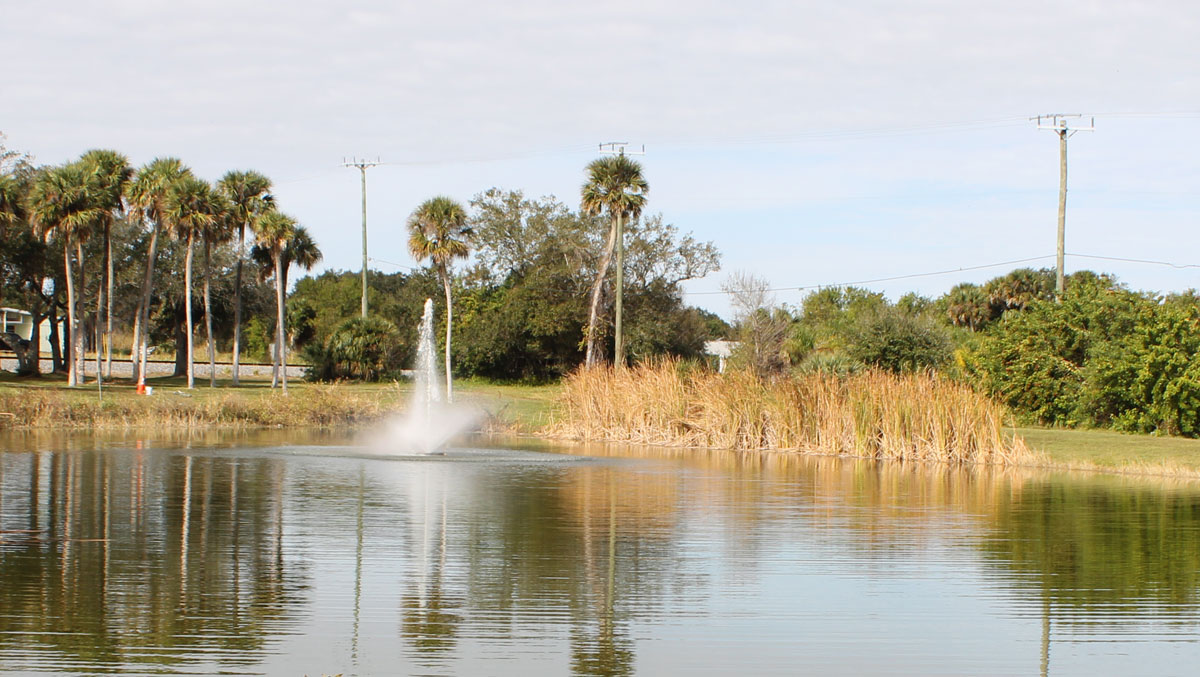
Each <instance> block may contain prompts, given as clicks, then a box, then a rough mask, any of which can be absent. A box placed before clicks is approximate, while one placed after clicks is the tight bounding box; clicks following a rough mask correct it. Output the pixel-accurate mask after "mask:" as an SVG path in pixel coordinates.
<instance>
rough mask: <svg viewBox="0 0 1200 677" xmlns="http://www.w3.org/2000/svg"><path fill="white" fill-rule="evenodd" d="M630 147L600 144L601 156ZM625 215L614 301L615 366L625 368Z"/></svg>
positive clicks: (619, 217) (619, 226)
mask: <svg viewBox="0 0 1200 677" xmlns="http://www.w3.org/2000/svg"><path fill="white" fill-rule="evenodd" d="M628 147H629V143H628V142H627V141H610V142H608V143H602V144H600V154H601V155H625V154H626V149H627V148H628ZM645 154H646V147H645V146H642V147H641V148H640V149H638V150H634V151H629V155H645ZM623 216H624V215H623V214H621V213H617V289H616V296H617V298H616V299H615V300H614V303H613V306H614V312H613V315H614V318H613V324H614V326H613V364H614V365H616V366H617V367H624V366H625V343H624V341H623V340H622V337H621V305H622V304H621V297H622V296H623V295H624V294H623V291H624V288H625V221H624V218H623Z"/></svg>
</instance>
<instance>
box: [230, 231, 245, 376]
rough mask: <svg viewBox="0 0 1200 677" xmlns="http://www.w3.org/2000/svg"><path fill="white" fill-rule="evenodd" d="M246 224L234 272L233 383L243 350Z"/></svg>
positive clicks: (239, 232) (241, 232)
mask: <svg viewBox="0 0 1200 677" xmlns="http://www.w3.org/2000/svg"><path fill="white" fill-rule="evenodd" d="M245 248H246V224H245V223H242V224H240V225H239V226H238V248H237V271H236V272H235V273H234V274H233V385H235V386H236V385H238V371H239V369H238V365H240V364H241V362H240V358H241V350H242V259H243V258H245V256H246V252H245Z"/></svg>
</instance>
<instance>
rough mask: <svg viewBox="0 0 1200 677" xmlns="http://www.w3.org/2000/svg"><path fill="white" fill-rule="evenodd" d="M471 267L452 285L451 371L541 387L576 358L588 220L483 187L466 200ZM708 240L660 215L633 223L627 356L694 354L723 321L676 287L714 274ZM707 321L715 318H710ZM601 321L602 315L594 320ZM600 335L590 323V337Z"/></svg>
mask: <svg viewBox="0 0 1200 677" xmlns="http://www.w3.org/2000/svg"><path fill="white" fill-rule="evenodd" d="M471 207H472V218H471V226H472V229H473V231H474V235H475V237H474V241H475V242H476V243H477V250H476V252H475V256H474V258H475V262H476V263H475V265H474V266H473V267H472V268H471V269H470V271H469V272H468V273H467V274H466V275H465V276H463V277H462V278H460V280H459V285H458V286H457V287H456V291H455V295H456V301H455V305H456V315H457V317H458V318H459V320H458V322H457V326H456V328H455V331H456V335H457V336H459V337H460V338H459V340H458V341H457V342H456V345H455V348H454V360H455V365H456V371H459V372H460V373H464V374H472V375H480V376H487V377H491V378H499V379H519V380H528V381H542V380H546V379H552V378H555V377H557V376H560V375H562V374H564V373H566V372H567V371H569V370H571V369H573V368H574V367H576V366H578V364H579V363H580V361H581V359H582V358H583V357H584V353H583V352H582V348H583V346H584V345H585V344H586V340H587V339H586V335H585V329H584V327H585V325H586V322H587V320H588V310H589V308H588V296H587V294H588V290H589V289H590V287H591V285H592V283H593V282H594V279H595V272H596V271H597V270H598V269H599V266H600V261H599V258H600V256H601V254H602V251H601V249H602V247H601V245H602V244H603V242H602V241H601V240H600V238H603V237H604V233H601V232H599V231H598V229H597V228H596V217H592V216H587V215H584V214H580V213H578V212H573V211H572V210H571V209H569V208H568V207H567V206H566V205H564V204H563V203H561V202H559V201H558V200H556V199H554V198H553V197H546V198H540V199H536V200H533V199H527V198H525V197H524V196H523V195H522V194H521V193H520V192H519V191H502V190H498V189H491V190H488V191H486V192H484V193H481V194H479V195H477V196H475V198H474V199H473V200H472V201H471ZM718 265H719V256H718V254H717V251H716V249H715V248H714V247H713V246H712V244H711V243H707V242H697V241H695V240H694V239H693V238H692V237H690V236H687V235H684V234H681V233H680V232H679V230H678V229H677V228H675V226H673V225H671V224H669V223H665V222H664V221H663V220H662V218H661V217H650V218H646V219H640V220H638V221H637V222H634V223H631V224H630V227H629V229H628V231H627V237H626V263H625V271H626V303H625V306H626V310H627V320H626V331H627V345H628V351H627V352H628V353H629V354H631V355H632V356H633V357H634V358H635V359H645V358H647V357H651V356H654V355H661V354H672V355H678V356H682V357H695V356H698V355H699V354H700V352H701V350H702V349H703V342H704V341H705V340H707V339H712V338H728V331H729V327H728V325H725V324H724V323H723V322H721V321H720V318H716V317H715V316H713V315H711V314H704V313H702V312H700V311H697V310H695V309H689V308H687V307H685V306H684V304H683V292H682V288H681V282H682V281H683V280H684V279H688V278H690V277H699V276H703V275H706V274H708V273H709V272H711V271H713V270H715V269H716V268H717V266H718ZM714 319H715V322H713V320H714ZM598 321H599V322H601V323H603V322H604V320H603V318H602V317H601V318H598ZM603 333H604V331H603V330H602V329H600V328H599V326H598V327H597V332H596V335H595V336H594V338H596V339H597V340H599V338H600V337H601V336H602V335H603Z"/></svg>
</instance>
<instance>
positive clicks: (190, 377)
mask: <svg viewBox="0 0 1200 677" xmlns="http://www.w3.org/2000/svg"><path fill="white" fill-rule="evenodd" d="M193 240H194V238H193V236H192V234H191V233H189V234H188V239H187V254H186V255H184V258H183V261H184V263H183V313H184V317H186V318H187V387H188V389H189V390H191V389H192V388H195V387H196V360H195V359H194V356H193V355H192V350H193V347H192V334H193V333H194V332H193V331H192V242H193Z"/></svg>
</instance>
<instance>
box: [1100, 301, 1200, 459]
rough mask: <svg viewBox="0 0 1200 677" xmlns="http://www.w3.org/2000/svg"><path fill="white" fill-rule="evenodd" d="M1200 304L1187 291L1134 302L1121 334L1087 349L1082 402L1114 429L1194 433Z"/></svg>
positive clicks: (1199, 418) (1199, 394) (1199, 393)
mask: <svg viewBox="0 0 1200 677" xmlns="http://www.w3.org/2000/svg"><path fill="white" fill-rule="evenodd" d="M1198 353H1200V304H1198V302H1197V299H1196V298H1194V297H1191V296H1182V297H1175V298H1171V299H1166V300H1164V301H1163V302H1162V303H1153V302H1147V303H1143V304H1139V307H1138V309H1137V317H1136V323H1135V324H1134V325H1133V327H1132V330H1131V331H1130V332H1129V333H1128V334H1125V335H1124V336H1119V337H1115V338H1114V340H1111V341H1108V342H1105V343H1103V344H1101V345H1099V346H1097V347H1096V348H1094V349H1093V350H1092V351H1091V355H1090V356H1089V360H1088V364H1087V365H1086V367H1085V368H1084V370H1083V373H1084V379H1085V383H1086V385H1085V389H1084V393H1083V407H1084V408H1085V410H1086V411H1087V412H1088V413H1089V415H1090V417H1091V418H1092V420H1093V421H1095V422H1096V423H1098V424H1102V425H1105V424H1107V425H1111V426H1113V427H1114V428H1117V429H1118V430H1128V431H1132V432H1142V433H1162V434H1168V435H1185V436H1187V437H1196V436H1197V435H1200V362H1197V360H1196V359H1195V357H1196V355H1197V354H1198Z"/></svg>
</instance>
